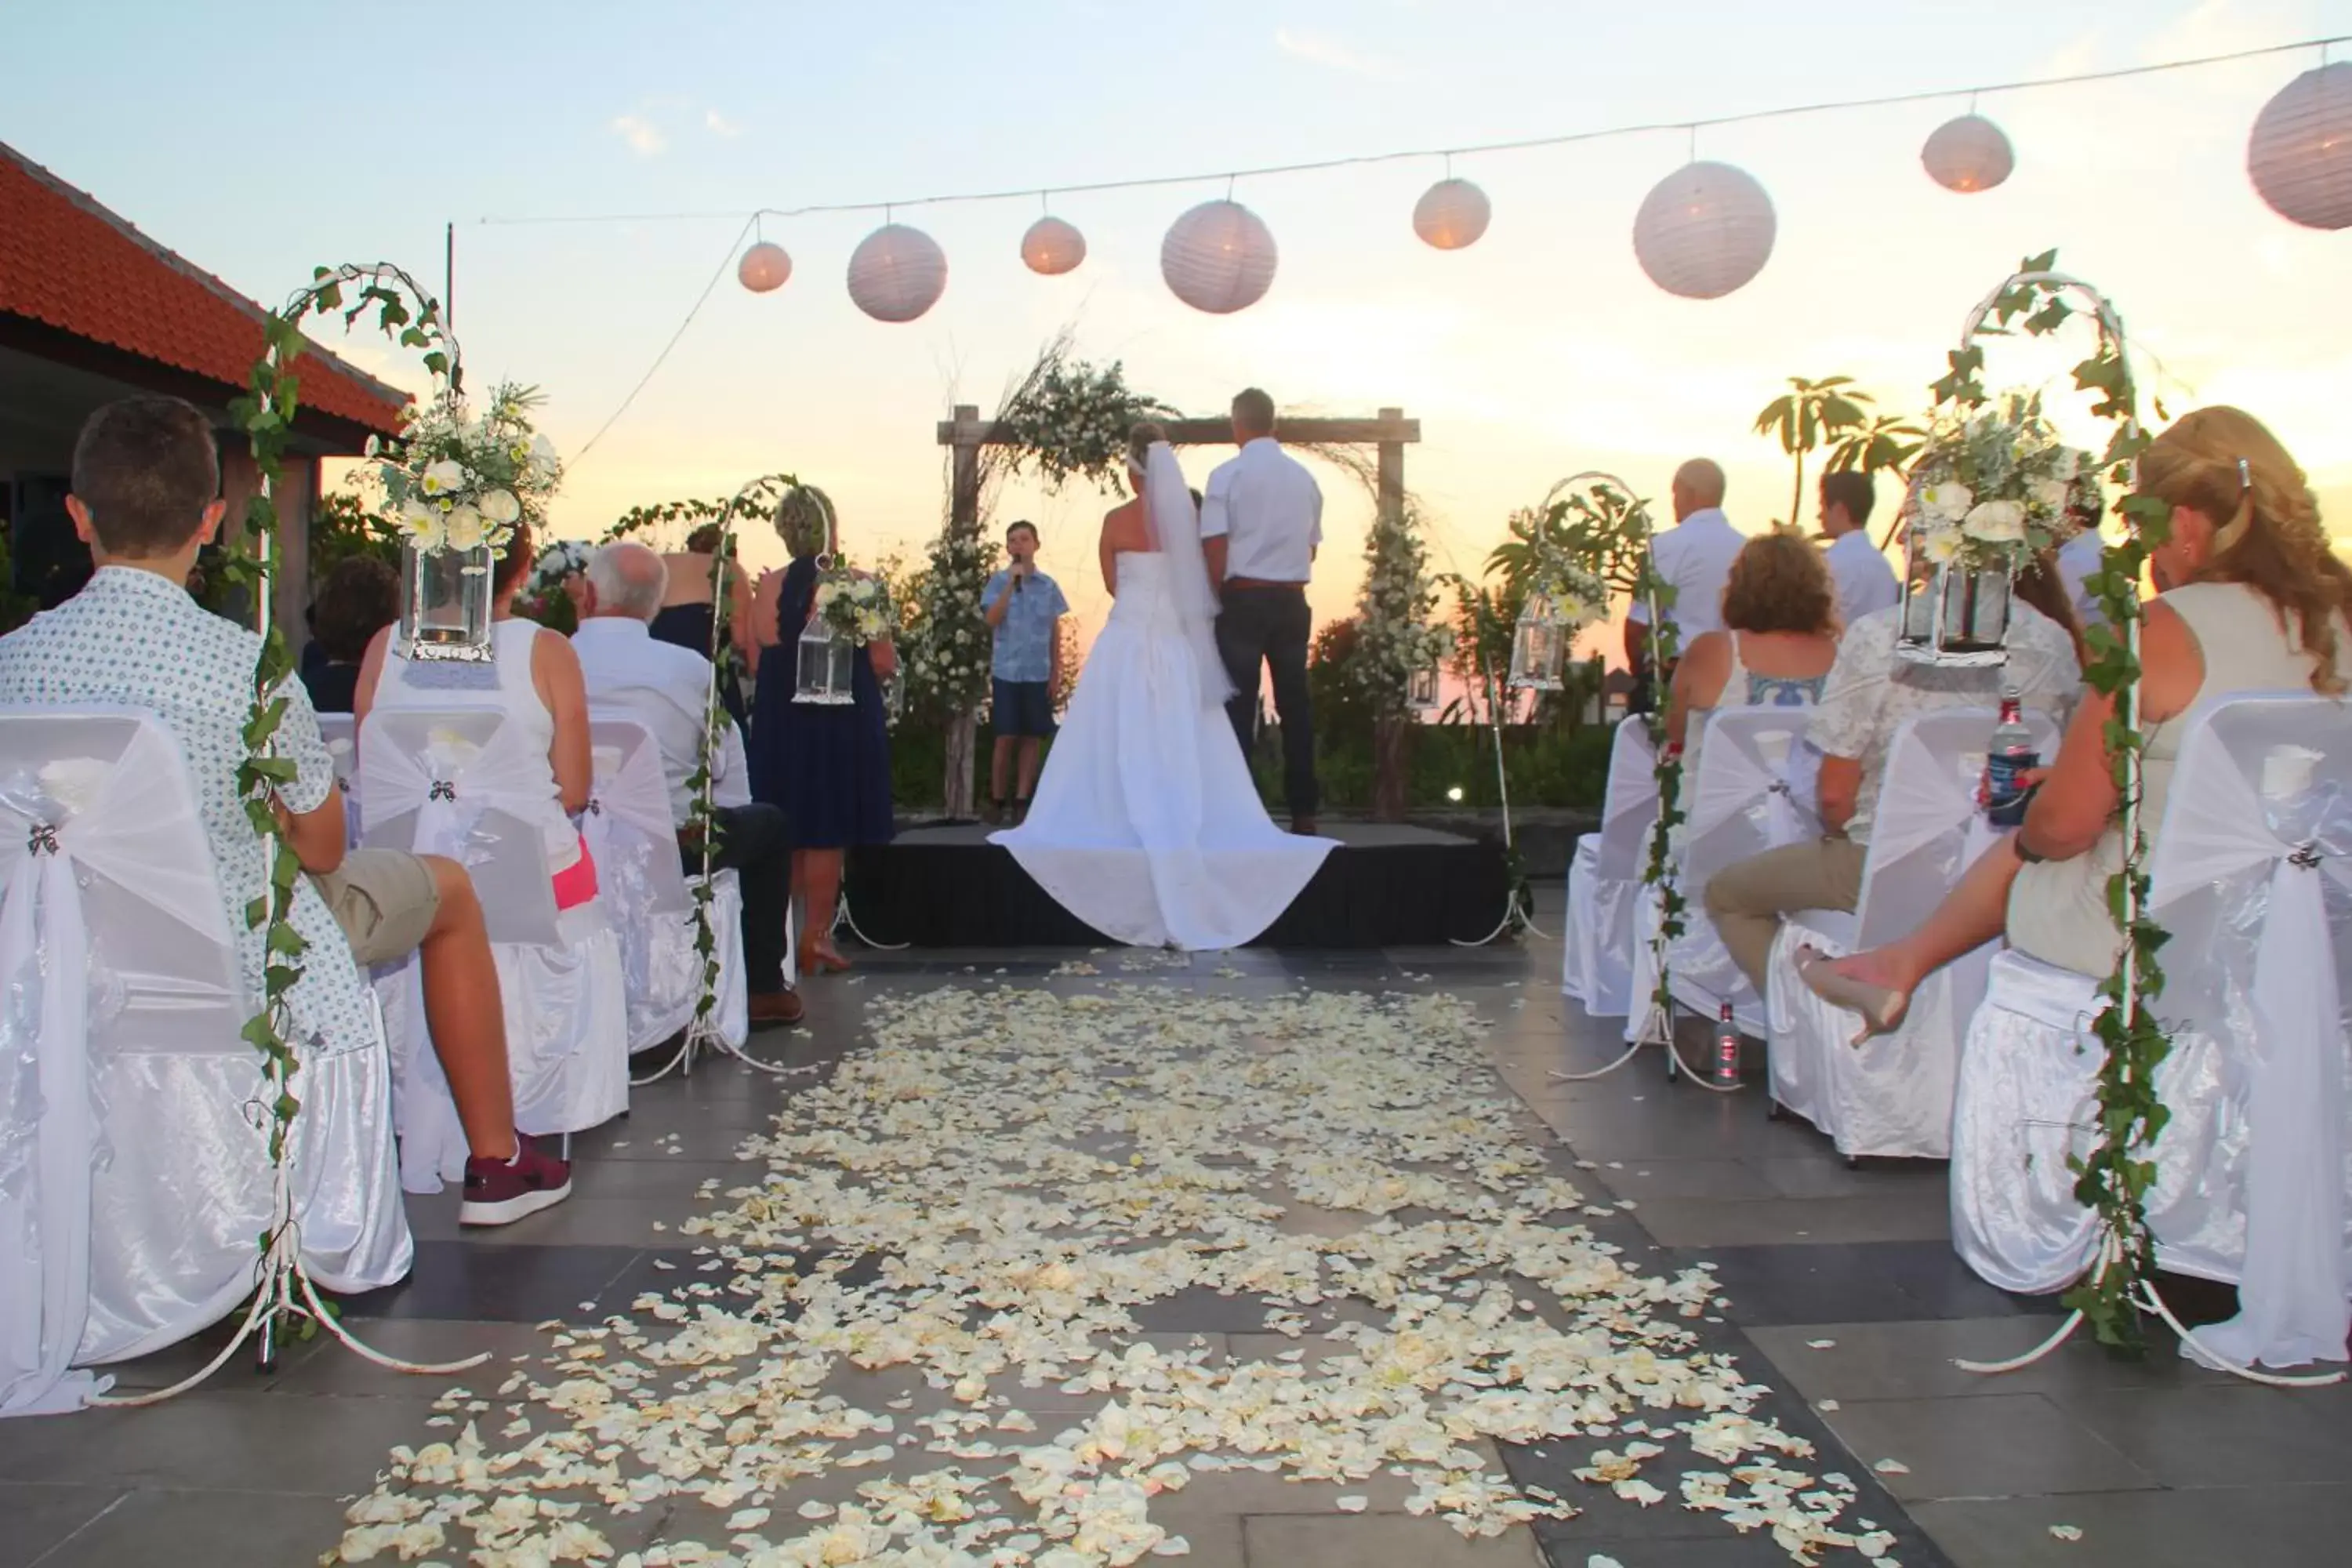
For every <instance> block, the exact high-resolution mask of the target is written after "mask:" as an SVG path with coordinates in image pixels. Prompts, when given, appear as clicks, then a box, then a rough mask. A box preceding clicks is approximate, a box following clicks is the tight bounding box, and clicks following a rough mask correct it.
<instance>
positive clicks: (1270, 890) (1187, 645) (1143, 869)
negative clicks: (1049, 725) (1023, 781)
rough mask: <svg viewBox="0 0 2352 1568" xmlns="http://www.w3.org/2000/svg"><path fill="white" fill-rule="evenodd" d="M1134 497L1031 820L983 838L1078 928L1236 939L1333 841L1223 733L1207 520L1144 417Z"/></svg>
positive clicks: (1118, 525) (1119, 518)
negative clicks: (1287, 808)
mask: <svg viewBox="0 0 2352 1568" xmlns="http://www.w3.org/2000/svg"><path fill="white" fill-rule="evenodd" d="M1128 475H1129V482H1130V483H1131V485H1132V486H1133V488H1134V490H1135V499H1134V500H1130V501H1129V502H1128V503H1127V504H1126V505H1124V506H1122V507H1120V508H1118V510H1116V511H1113V512H1111V513H1110V514H1109V515H1108V516H1107V517H1105V518H1104V519H1103V530H1102V547H1101V555H1102V571H1103V582H1104V584H1105V585H1106V586H1107V587H1108V588H1109V589H1110V592H1111V595H1112V605H1111V614H1110V619H1109V621H1108V623H1106V624H1105V626H1103V629H1102V635H1101V636H1100V637H1097V638H1096V639H1095V645H1094V648H1093V650H1092V651H1091V652H1090V653H1089V654H1088V655H1087V663H1086V668H1085V670H1084V671H1083V672H1082V673H1081V674H1080V676H1079V679H1078V686H1077V690H1076V692H1075V693H1074V694H1073V695H1072V696H1071V699H1070V711H1069V716H1068V718H1067V719H1066V720H1065V721H1064V722H1063V724H1062V728H1061V733H1060V734H1059V735H1057V736H1056V737H1055V741H1054V748H1053V750H1052V751H1051V752H1048V753H1047V754H1046V757H1045V774H1044V776H1043V777H1041V778H1040V779H1039V780H1038V784H1037V794H1036V798H1035V800H1034V803H1033V804H1032V805H1031V807H1030V811H1029V816H1028V818H1027V820H1025V821H1024V823H1023V824H1022V825H1021V826H1019V827H1016V828H1012V829H1009V830H1006V831H1004V832H1001V833H995V834H992V835H990V842H992V843H995V844H1001V845H1003V846H1004V847H1005V848H1007V849H1009V850H1011V851H1012V852H1013V858H1014V859H1015V860H1017V861H1019V862H1020V863H1021V868H1022V869H1023V870H1024V871H1026V872H1028V873H1029V875H1030V876H1031V877H1033V878H1034V879H1036V881H1037V884H1038V886H1040V887H1042V888H1044V889H1045V891H1046V892H1047V893H1048V894H1050V895H1052V897H1053V898H1054V900H1055V901H1056V902H1058V903H1059V904H1061V906H1062V907H1063V908H1064V909H1066V910H1069V911H1070V912H1071V913H1072V914H1074V915H1076V916H1077V918H1078V919H1080V920H1082V921H1086V923H1087V924H1088V925H1090V926H1092V927H1094V928H1095V929H1096V930H1097V931H1101V932H1102V933H1103V934H1104V935H1106V936H1108V937H1110V938H1112V939H1114V940H1115V941H1118V942H1130V943H1133V944H1135V945H1137V946H1139V947H1140V946H1172V947H1181V948H1188V949H1196V950H1197V949H1213V948H1225V947H1237V946H1239V945H1241V944H1242V943H1244V942H1248V941H1250V940H1251V939H1252V938H1254V937H1255V936H1257V935H1258V934H1259V933H1260V932H1262V931H1265V928H1266V927H1267V926H1269V925H1272V924H1273V923H1274V921H1275V920H1276V917H1277V916H1279V915H1280V914H1281V913H1282V911H1283V910H1286V909H1287V908H1288V907H1289V905H1290V901H1291V900H1293V899H1295V898H1297V896H1298V893H1299V890H1300V889H1303V888H1305V887H1306V886H1307V882H1308V880H1309V879H1312V878H1313V877H1314V875H1315V871H1316V868H1318V867H1319V866H1321V865H1322V863H1323V858H1324V857H1325V856H1326V855H1328V854H1329V853H1330V852H1331V850H1332V849H1333V848H1334V847H1335V845H1334V843H1333V841H1332V840H1330V839H1328V838H1311V837H1303V836H1299V835H1296V834H1289V833H1285V832H1283V831H1282V830H1281V829H1280V828H1277V827H1276V826H1275V825H1274V820H1273V818H1271V817H1269V816H1267V815H1266V812H1265V805H1264V804H1263V803H1262V802H1261V801H1260V800H1259V799H1258V795H1257V788H1256V785H1255V783H1254V782H1253V781H1252V780H1251V778H1250V773H1249V765H1248V763H1245V762H1244V760H1243V757H1242V752H1241V747H1240V745H1239V744H1238V743H1237V742H1235V741H1234V730H1233V724H1232V721H1230V720H1228V719H1227V718H1226V717H1225V710H1224V701H1225V699H1226V697H1227V696H1228V695H1230V694H1231V692H1232V686H1231V685H1230V683H1229V682H1228V681H1227V679H1226V677H1225V669H1224V665H1223V661H1222V660H1221V659H1220V658H1218V657H1217V641H1216V614H1217V605H1216V595H1215V593H1214V591H1213V589H1212V588H1211V586H1210V584H1209V574H1208V568H1207V565H1206V564H1205V563H1204V562H1203V560H1202V552H1201V519H1200V512H1199V510H1198V509H1197V508H1196V507H1195V506H1194V504H1193V501H1192V496H1191V494H1190V492H1189V491H1188V490H1187V489H1186V488H1185V484H1184V474H1183V470H1182V469H1181V468H1178V467H1177V464H1176V454H1175V453H1174V452H1173V451H1172V450H1171V448H1170V447H1169V445H1168V442H1167V439H1166V437H1164V436H1163V435H1162V433H1161V432H1160V427H1159V426H1156V425H1139V426H1136V428H1135V432H1134V435H1133V437H1131V438H1130V439H1129V443H1128Z"/></svg>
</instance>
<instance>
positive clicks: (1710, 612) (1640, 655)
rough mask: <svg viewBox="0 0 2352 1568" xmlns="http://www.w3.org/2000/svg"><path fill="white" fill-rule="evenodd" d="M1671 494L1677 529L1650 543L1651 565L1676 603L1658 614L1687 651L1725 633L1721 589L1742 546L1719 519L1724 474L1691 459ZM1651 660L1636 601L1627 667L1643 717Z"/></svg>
mask: <svg viewBox="0 0 2352 1568" xmlns="http://www.w3.org/2000/svg"><path fill="white" fill-rule="evenodd" d="M1672 493H1673V498H1674V508H1675V526H1674V527H1672V528H1669V529H1667V530H1666V531H1664V532H1663V533H1660V534H1658V535H1656V536H1655V537H1654V538H1653V539H1652V540H1651V541H1650V562H1651V564H1652V566H1653V568H1654V570H1655V571H1656V573H1657V574H1658V578H1659V580H1660V581H1661V582H1663V583H1664V584H1665V585H1666V586H1667V587H1669V588H1671V589H1673V590H1674V602H1673V603H1672V604H1669V605H1660V606H1659V609H1658V613H1659V614H1660V615H1662V616H1664V617H1665V620H1666V623H1667V624H1668V625H1669V626H1674V627H1675V629H1676V631H1677V633H1678V634H1679V635H1678V638H1677V647H1678V648H1680V649H1687V648H1688V647H1690V645H1691V644H1692V643H1694V642H1696V641H1697V640H1698V638H1699V637H1700V636H1701V635H1703V634H1704V633H1706V632H1712V631H1720V630H1722V629H1723V584H1724V583H1725V582H1726V581H1727V580H1728V579H1729V577H1730V576H1731V558H1732V557H1733V556H1735V555H1737V554H1738V553H1739V547H1740V545H1741V544H1743V543H1745V542H1746V541H1745V540H1744V539H1743V538H1742V536H1741V534H1740V532H1739V531H1738V529H1736V528H1734V527H1732V526H1731V520H1730V519H1728V518H1727V517H1725V516H1724V515H1723V469H1722V468H1720V467H1718V466H1717V464H1716V463H1714V462H1712V461H1710V460H1709V459H1707V458H1692V459H1691V460H1690V461H1689V462H1687V463H1685V464H1684V465H1683V466H1682V467H1681V468H1676V469H1675V480H1674V489H1673V492H1672ZM1649 658H1650V606H1649V605H1648V603H1647V602H1646V601H1644V600H1643V599H1640V598H1636V599H1635V600H1634V601H1633V605H1632V606H1631V607H1630V608H1629V609H1627V610H1626V612H1625V668H1627V669H1628V670H1630V671H1632V672H1633V679H1634V680H1635V682H1636V683H1637V689H1636V692H1635V697H1636V700H1637V702H1638V704H1639V707H1640V710H1642V711H1644V712H1646V711H1648V710H1649V706H1650V699H1649V697H1648V695H1647V693H1648V692H1649V690H1650V689H1651V684H1650V683H1651V679H1652V671H1651V670H1650V668H1649ZM1666 674H1667V675H1668V676H1671V675H1672V674H1673V671H1671V670H1669V671H1667V672H1666Z"/></svg>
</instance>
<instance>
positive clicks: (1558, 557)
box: [1528, 549, 1609, 637]
mask: <svg viewBox="0 0 2352 1568" xmlns="http://www.w3.org/2000/svg"><path fill="white" fill-rule="evenodd" d="M1528 591H1529V592H1530V593H1535V594H1541V595H1543V596H1544V597H1545V599H1546V600H1548V601H1549V603H1550V605H1551V611H1552V619H1553V623H1554V624H1555V625H1557V626H1565V627H1568V628H1570V631H1569V635H1570V636H1571V637H1572V636H1574V635H1575V634H1576V633H1577V632H1580V631H1581V630H1583V629H1584V628H1585V627H1587V626H1591V625H1593V624H1594V623H1596V622H1599V621H1604V620H1607V619H1608V618H1609V583H1608V580H1607V579H1606V578H1604V577H1602V576H1601V574H1600V573H1599V572H1597V571H1595V570H1593V568H1592V567H1591V566H1590V565H1588V564H1587V563H1584V562H1582V561H1580V560H1579V559H1577V558H1576V557H1575V556H1573V555H1570V554H1568V553H1567V552H1564V551H1559V550H1549V549H1547V550H1539V551H1538V552H1537V555H1536V567H1535V572H1534V574H1533V575H1532V576H1531V577H1530V578H1529V579H1528Z"/></svg>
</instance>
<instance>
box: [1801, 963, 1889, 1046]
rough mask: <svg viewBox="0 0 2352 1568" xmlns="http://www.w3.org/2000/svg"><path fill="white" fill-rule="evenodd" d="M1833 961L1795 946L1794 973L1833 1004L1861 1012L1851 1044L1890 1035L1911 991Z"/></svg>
mask: <svg viewBox="0 0 2352 1568" xmlns="http://www.w3.org/2000/svg"><path fill="white" fill-rule="evenodd" d="M1835 962H1836V961H1835V960H1834V959H1832V958H1831V957H1830V956H1829V955H1828V954H1826V953H1824V952H1820V951H1819V950H1817V949H1814V948H1811V947H1799V948H1798V949H1797V974H1798V977H1799V978H1800V979H1801V980H1803V981H1804V983H1805V985H1806V988H1807V989H1809V990H1811V992H1812V994H1814V995H1816V996H1818V997H1820V998H1821V999H1822V1001H1824V1002H1826V1003H1828V1004H1829V1005H1831V1006H1832V1007H1843V1008H1844V1009H1845V1010H1846V1011H1847V1012H1849V1013H1859V1014H1861V1015H1862V1033H1860V1034H1858V1035H1856V1036H1855V1037H1853V1041H1852V1044H1853V1046H1854V1047H1857V1048H1859V1047H1861V1045H1862V1043H1863V1042H1864V1040H1867V1039H1869V1038H1870V1037H1872V1036H1874V1035H1891V1034H1893V1033H1894V1032H1895V1030H1897V1029H1899V1028H1901V1027H1902V1026H1903V1020H1904V1018H1905V1017H1906V1016H1908V1015H1909V1013H1910V1011H1911V993H1909V992H1908V991H1897V990H1895V989H1894V988H1893V987H1892V986H1887V985H1874V984H1871V983H1870V982H1869V981H1867V980H1856V979H1855V978H1853V976H1852V975H1850V974H1843V973H1839V972H1838V971H1837V970H1836V969H1834V968H1832V967H1831V966H1832V964H1833V963H1835Z"/></svg>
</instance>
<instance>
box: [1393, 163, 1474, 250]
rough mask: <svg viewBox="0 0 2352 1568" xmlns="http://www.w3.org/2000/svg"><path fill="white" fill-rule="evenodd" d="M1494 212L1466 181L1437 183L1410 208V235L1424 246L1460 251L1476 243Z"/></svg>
mask: <svg viewBox="0 0 2352 1568" xmlns="http://www.w3.org/2000/svg"><path fill="white" fill-rule="evenodd" d="M1493 216H1494V208H1493V207H1492V206H1491V205H1489V204H1488V203H1487V200H1486V192H1484V191H1482V190H1480V189H1479V188H1478V187H1477V186H1475V185H1474V184H1471V183H1470V182H1469V181H1467V180H1440V181H1438V182H1437V184H1433V185H1432V186H1430V187H1429V189H1427V190H1425V191H1423V193H1422V194H1421V200H1419V201H1418V202H1415V203H1414V204H1413V207H1412V232H1413V233H1415V234H1417V235H1419V236H1421V237H1422V242H1423V244H1425V245H1433V246H1435V247H1437V248H1438V249H1440V250H1461V249H1463V248H1465V247H1468V246H1473V245H1475V244H1477V243H1478V237H1479V236H1480V235H1482V234H1485V233H1486V223H1487V220H1488V219H1490V218H1491V217H1493Z"/></svg>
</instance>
